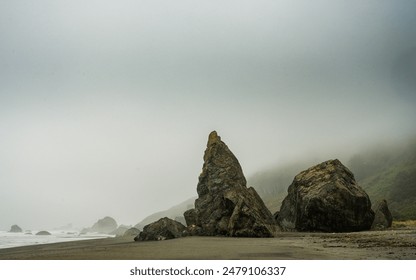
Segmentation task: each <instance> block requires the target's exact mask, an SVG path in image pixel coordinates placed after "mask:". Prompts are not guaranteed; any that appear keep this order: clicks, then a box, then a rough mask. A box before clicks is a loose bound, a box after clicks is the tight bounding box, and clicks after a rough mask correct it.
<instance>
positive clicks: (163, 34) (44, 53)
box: [0, 0, 416, 230]
mask: <svg viewBox="0 0 416 280" xmlns="http://www.w3.org/2000/svg"><path fill="white" fill-rule="evenodd" d="M415 10H416V3H415V2H412V1H404V0H400V1H394V2H391V1H375V0H371V1H349V2H348V3H347V2H344V1H325V0H319V1H313V3H312V2H310V1H299V2H296V3H293V1H286V0H281V1H268V0H260V1H256V2H253V1H236V0H226V1H217V0H215V1H209V2H207V1H189V0H178V1H164V0H157V1H132V0H124V1H117V2H114V1H98V0H97V1H95V0H94V1H89V2H88V3H85V2H84V1H79V0H75V1H74V0H73V1H60V2H56V1H52V0H41V1H36V2H33V1H3V2H1V3H0V40H1V42H2V44H0V62H1V66H0V213H1V214H0V229H4V230H8V229H9V228H10V226H11V225H13V224H18V225H20V226H21V227H22V228H25V229H32V228H55V227H60V226H62V225H66V224H68V223H73V224H74V226H76V227H87V226H91V225H92V224H93V223H94V222H96V221H97V220H98V219H100V218H102V217H105V216H111V217H113V218H115V219H116V221H117V222H118V223H119V224H126V225H134V224H136V223H137V222H139V221H140V220H142V219H143V218H144V217H146V216H148V215H150V214H152V213H154V212H157V211H161V210H165V209H167V208H169V207H171V206H173V205H176V204H178V203H180V202H182V201H184V200H186V199H187V198H190V197H193V196H195V194H196V185H197V182H198V175H199V173H200V172H201V168H202V163H203V161H202V157H203V152H204V149H205V147H206V141H207V136H208V134H209V132H211V131H212V130H216V131H218V133H219V135H220V136H221V137H222V139H223V140H224V142H225V143H226V144H227V145H228V146H229V147H230V149H231V150H232V151H233V153H234V154H235V155H236V157H237V158H238V159H239V161H240V164H241V166H242V168H243V171H244V173H245V175H246V177H251V176H252V175H253V174H255V173H256V172H259V171H262V170H265V169H268V168H270V167H272V166H275V165H278V166H285V165H287V164H288V163H294V164H296V163H297V162H305V161H309V159H310V162H311V163H312V162H313V161H316V162H321V161H323V160H327V159H329V158H339V159H341V160H342V161H343V162H344V161H345V160H348V159H349V158H350V157H351V156H353V155H354V154H356V153H360V151H363V150H366V149H367V147H371V146H373V145H375V144H374V143H379V142H385V143H392V144H391V145H395V143H400V141H404V139H408V138H410V137H412V136H414V135H415V134H416V131H415V127H414V124H415V123H416V122H415V121H416V110H415V105H416V95H415V92H416V87H415V83H414V81H415V79H413V77H415V69H416V66H415V65H416V59H415V57H416V29H415V28H414V26H416V18H415V16H414V11H415ZM387 149H388V148H387Z"/></svg>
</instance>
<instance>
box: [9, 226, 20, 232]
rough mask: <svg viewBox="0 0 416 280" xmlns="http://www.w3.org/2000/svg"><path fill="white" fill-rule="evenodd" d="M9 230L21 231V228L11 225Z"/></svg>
mask: <svg viewBox="0 0 416 280" xmlns="http://www.w3.org/2000/svg"><path fill="white" fill-rule="evenodd" d="M9 232H22V229H21V228H20V227H19V226H18V225H12V226H11V228H10V231H9Z"/></svg>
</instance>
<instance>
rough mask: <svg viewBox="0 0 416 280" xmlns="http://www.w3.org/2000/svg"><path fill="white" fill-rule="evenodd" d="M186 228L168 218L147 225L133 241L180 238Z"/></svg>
mask: <svg viewBox="0 0 416 280" xmlns="http://www.w3.org/2000/svg"><path fill="white" fill-rule="evenodd" d="M185 229H186V227H185V226H184V225H183V224H181V223H179V222H177V221H175V220H172V219H170V218H167V217H165V218H162V219H160V220H158V221H156V222H154V223H151V224H148V225H146V226H145V227H144V228H143V231H142V232H141V233H140V234H139V235H138V236H136V237H135V238H134V240H135V241H150V240H166V239H173V238H178V237H182V234H183V232H184V230H185Z"/></svg>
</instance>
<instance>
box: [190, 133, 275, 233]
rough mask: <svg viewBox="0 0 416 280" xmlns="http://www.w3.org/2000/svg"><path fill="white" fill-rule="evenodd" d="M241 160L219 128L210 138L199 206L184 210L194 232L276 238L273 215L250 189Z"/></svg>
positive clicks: (198, 200) (200, 179)
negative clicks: (222, 138)
mask: <svg viewBox="0 0 416 280" xmlns="http://www.w3.org/2000/svg"><path fill="white" fill-rule="evenodd" d="M246 185H247V182H246V179H245V177H244V174H243V171H242V168H241V166H240V163H239V162H238V160H237V158H236V157H235V156H234V154H233V153H232V152H231V151H230V149H229V148H228V147H227V145H226V144H225V143H224V142H223V141H221V138H220V137H219V136H218V135H217V133H216V132H215V131H213V132H211V134H210V135H209V137H208V144H207V148H206V150H205V154H204V164H203V168H202V173H201V175H200V176H199V182H198V186H197V192H198V198H197V199H196V200H195V208H194V209H190V210H188V211H186V212H185V213H184V217H185V220H186V223H187V225H188V229H189V230H190V231H191V232H190V234H191V235H196V234H198V235H208V236H213V235H222V236H241V237H272V236H274V233H275V232H276V231H277V230H278V228H277V225H276V222H275V220H274V219H273V216H272V214H271V213H270V211H269V210H268V209H267V208H266V206H265V205H264V203H263V201H262V200H261V198H260V197H259V196H258V194H257V192H256V191H255V190H254V189H253V188H251V187H250V188H247V186H246Z"/></svg>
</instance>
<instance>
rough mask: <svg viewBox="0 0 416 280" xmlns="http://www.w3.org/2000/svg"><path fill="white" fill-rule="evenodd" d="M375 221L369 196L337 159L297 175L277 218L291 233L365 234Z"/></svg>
mask: <svg viewBox="0 0 416 280" xmlns="http://www.w3.org/2000/svg"><path fill="white" fill-rule="evenodd" d="M373 220H374V212H373V210H371V202H370V199H369V197H368V195H367V193H366V192H365V191H364V190H363V189H362V188H361V187H360V186H359V185H358V184H357V182H356V181H355V178H354V175H353V174H352V172H351V171H350V170H348V168H346V167H345V166H344V165H343V164H342V163H341V162H340V161H339V160H337V159H336V160H329V161H325V162H323V163H321V164H318V165H316V166H313V167H311V168H309V169H307V170H305V171H302V172H300V173H299V174H298V175H296V177H295V178H294V180H293V182H292V184H291V185H290V186H289V189H288V195H287V196H286V198H285V199H284V200H283V202H282V206H281V208H280V211H279V214H278V217H277V221H278V223H279V224H280V226H281V227H282V228H283V229H284V230H288V231H323V232H351V231H361V230H368V229H370V228H371V224H372V223H373Z"/></svg>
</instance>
